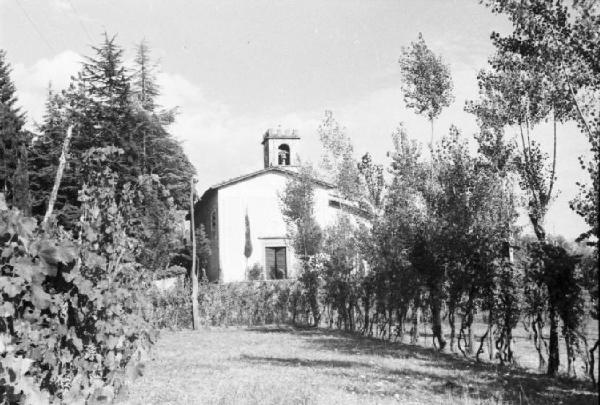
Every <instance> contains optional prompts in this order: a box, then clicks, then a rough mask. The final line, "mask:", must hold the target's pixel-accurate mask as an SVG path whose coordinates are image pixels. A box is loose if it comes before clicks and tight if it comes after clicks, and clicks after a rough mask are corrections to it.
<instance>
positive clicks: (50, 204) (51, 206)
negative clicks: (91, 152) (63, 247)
mask: <svg viewBox="0 0 600 405" xmlns="http://www.w3.org/2000/svg"><path fill="white" fill-rule="evenodd" d="M72 135H73V125H70V126H69V128H68V129H67V135H66V136H65V140H64V141H63V145H62V151H61V153H60V159H59V161H58V169H57V170H56V177H55V178H54V186H53V187H52V192H51V193H50V199H49V200H48V209H46V215H44V219H43V221H42V228H45V227H46V224H47V223H48V220H49V219H50V217H51V216H52V211H53V210H54V203H55V202H56V198H57V196H58V189H59V188H60V182H61V181H62V176H63V172H64V170H65V165H66V164H67V154H68V153H69V143H70V142H71V136H72Z"/></svg>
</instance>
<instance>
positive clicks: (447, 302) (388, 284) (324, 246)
mask: <svg viewBox="0 0 600 405" xmlns="http://www.w3.org/2000/svg"><path fill="white" fill-rule="evenodd" d="M486 3H488V6H490V7H491V10H492V11H493V12H494V13H502V14H505V15H507V16H508V17H509V19H510V21H511V22H512V24H513V27H514V30H513V32H512V33H510V34H508V35H507V36H501V35H499V34H497V33H494V34H492V42H493V44H494V46H495V48H496V53H495V54H494V55H493V56H492V57H491V58H490V59H489V66H488V67H487V68H486V69H483V70H481V72H480V73H479V75H478V84H479V89H480V92H479V98H478V99H477V100H472V101H467V102H466V105H465V110H466V111H467V112H470V113H472V114H473V115H474V116H475V118H476V119H477V123H478V126H479V132H478V133H477V134H475V136H474V141H475V146H476V152H473V151H472V148H471V147H470V145H469V142H468V140H467V139H466V138H465V137H464V136H462V135H461V133H460V130H459V129H458V128H456V127H454V126H452V127H451V128H450V130H449V132H448V133H447V134H446V135H445V136H443V137H442V138H441V139H439V140H436V139H435V125H434V124H435V121H436V119H437V118H438V117H439V115H440V114H441V112H442V110H443V109H444V108H445V107H447V106H449V105H450V104H451V103H452V102H453V95H452V89H453V85H452V79H451V76H450V70H449V68H448V66H447V65H445V64H444V62H443V60H442V58H441V57H439V56H437V55H435V54H434V53H433V52H432V51H431V50H430V49H429V48H428V47H427V45H426V43H425V40H424V39H423V37H422V36H421V35H419V38H418V40H417V41H416V42H414V43H412V44H411V45H410V46H408V47H406V48H404V49H403V52H402V55H401V57H400V60H399V64H400V70H401V73H402V79H403V91H404V99H405V102H406V106H407V108H409V109H413V110H414V111H415V112H416V113H417V114H420V115H423V116H424V117H425V118H427V120H428V121H429V122H430V125H431V135H430V139H431V141H430V143H429V145H427V147H425V148H423V147H422V146H421V145H419V144H417V143H416V142H415V141H411V140H410V139H409V137H408V135H407V134H406V132H405V130H404V129H403V127H402V125H400V126H399V128H398V129H397V130H396V131H395V132H394V134H393V145H394V148H393V150H392V151H391V152H390V153H389V157H390V158H391V159H390V162H389V164H388V165H387V166H383V165H378V164H375V163H374V162H373V161H372V159H371V157H370V155H369V154H366V155H364V156H363V158H362V159H361V160H360V161H355V160H354V158H353V157H352V156H353V154H352V152H353V148H352V144H351V142H350V140H349V138H348V137H347V135H346V134H345V131H344V129H343V127H341V125H339V124H338V123H337V122H336V121H335V119H334V118H333V116H332V114H331V113H329V112H328V113H327V114H326V117H325V120H324V122H323V124H322V125H321V126H320V128H319V131H320V135H321V140H322V141H323V145H324V147H325V156H324V159H323V164H322V165H321V168H322V169H324V171H325V173H326V174H327V175H328V180H330V181H332V182H333V183H334V184H336V186H337V189H338V190H339V192H340V194H341V196H342V197H345V198H346V199H348V200H349V201H355V202H356V204H357V207H358V208H360V209H361V210H363V212H364V214H365V216H366V217H368V220H366V221H363V220H360V219H359V220H357V219H356V215H343V216H341V217H340V219H339V220H338V223H337V224H336V225H335V226H333V227H330V228H328V229H321V228H320V227H319V226H318V224H317V223H316V220H315V219H314V213H313V202H312V195H313V190H312V184H313V183H312V181H311V178H312V177H313V176H314V174H313V173H312V171H313V170H314V169H311V168H307V169H305V170H304V173H303V176H301V178H300V179H296V180H293V181H291V182H290V183H289V184H288V186H287V189H286V192H285V193H284V195H283V198H282V200H283V214H284V216H285V217H286V218H287V220H288V223H289V225H290V236H291V237H292V240H293V241H294V249H295V251H296V252H297V254H299V255H300V256H301V257H302V271H301V273H300V276H299V281H300V283H301V285H302V288H303V294H304V295H305V296H306V302H308V303H310V308H311V312H312V318H313V321H314V324H315V325H318V324H320V322H321V320H322V318H323V316H324V311H326V312H327V311H329V314H330V315H328V319H329V320H330V322H333V323H337V325H338V327H342V328H345V329H349V330H361V331H362V332H363V333H365V334H375V335H378V336H382V337H387V338H392V337H393V336H396V337H398V338H400V339H402V338H403V335H404V333H405V330H407V329H408V327H407V324H408V325H410V334H411V341H413V342H416V340H417V339H418V327H419V322H420V321H421V320H422V319H427V320H428V321H429V322H430V324H431V329H432V330H431V332H432V334H433V339H434V345H435V346H436V347H437V348H439V349H440V350H443V349H445V348H449V349H450V350H452V351H455V350H458V351H460V352H462V353H463V354H464V355H474V356H475V357H477V358H479V356H480V355H481V353H482V352H483V350H484V347H485V345H487V349H486V350H487V352H488V353H489V355H490V358H495V359H498V360H499V361H500V362H502V363H512V362H514V360H515V348H514V339H513V331H514V330H515V328H516V327H517V325H518V324H519V323H520V322H521V324H522V326H523V327H524V328H526V330H528V331H529V332H530V333H531V336H532V339H533V342H534V344H535V348H536V350H537V353H538V358H539V366H540V369H541V370H544V371H545V372H547V374H549V375H556V374H557V372H558V370H559V363H560V357H559V341H560V339H561V338H562V339H563V340H564V343H565V347H566V352H567V353H566V359H567V371H568V373H569V374H570V375H573V374H575V366H574V364H575V361H576V359H580V360H581V361H582V364H583V365H584V368H585V373H586V374H588V375H589V376H591V378H595V375H594V370H593V369H594V367H595V366H594V356H595V355H596V356H597V352H598V341H597V340H593V341H589V340H588V335H587V327H588V326H589V325H590V324H591V322H592V321H591V320H592V319H593V320H595V322H598V312H599V311H598V303H599V302H598V263H597V259H596V255H597V252H598V250H597V249H598V246H597V243H598V242H597V241H598V216H597V215H598V190H599V185H600V179H599V176H598V163H599V162H600V149H599V145H600V118H599V117H600V111H599V110H598V103H593V102H588V101H589V100H594V99H596V98H597V97H598V95H599V94H600V84H599V82H598V78H599V77H600V53H599V52H598V47H597V46H595V45H594V42H595V40H596V38H598V35H599V33H600V13H599V12H598V8H597V6H596V5H594V4H592V3H590V2H575V3H574V4H573V5H572V6H567V5H565V4H563V2H553V3H549V2H533V3H528V4H523V3H522V2H518V1H510V0H506V1H505V0H497V1H489V2H486ZM567 121H575V122H576V123H577V124H578V126H579V128H580V130H581V136H585V137H586V138H587V139H588V140H589V144H590V149H591V152H592V153H591V154H590V156H591V159H590V160H587V159H584V158H580V163H581V165H582V167H583V168H584V169H585V171H586V172H587V173H588V174H589V175H590V180H591V181H590V182H589V183H581V184H580V183H578V184H579V186H580V188H581V192H580V194H579V195H578V196H577V197H576V198H575V199H574V200H573V201H572V202H571V207H572V209H573V210H574V211H575V212H577V213H578V214H579V215H581V216H582V217H583V218H584V220H585V221H586V222H587V224H588V225H589V230H588V231H586V232H585V233H584V234H582V235H581V236H580V238H579V239H578V241H579V242H577V243H567V242H566V241H564V240H563V239H561V238H557V237H551V236H549V235H548V233H547V232H546V229H545V227H544V222H545V219H546V214H547V212H548V208H549V206H550V204H551V202H552V200H553V198H554V197H555V196H556V193H557V190H556V187H555V182H556V177H557V173H556V159H557V153H556V143H557V137H558V136H559V134H558V131H559V128H560V124H561V123H564V122H567ZM544 122H550V123H551V124H552V125H551V128H552V129H551V130H550V131H551V133H550V134H549V136H550V137H551V139H552V140H553V141H552V144H553V150H552V152H551V154H550V155H549V154H547V153H545V152H544V151H543V149H542V148H541V146H540V144H539V143H538V142H536V141H535V139H534V137H533V132H534V130H535V131H536V133H539V132H541V131H540V126H541V124H542V123H544ZM513 133H515V134H517V136H516V138H512V136H511V134H513ZM424 152H425V153H424ZM519 212H524V213H525V214H526V215H527V217H528V218H529V222H530V225H531V229H532V230H533V235H531V236H529V235H527V234H526V233H524V232H523V230H522V229H521V228H520V227H519V226H518V225H517V218H518V213H519ZM331 313H333V314H334V315H333V317H332V316H331ZM476 315H479V316H480V317H481V316H482V315H483V316H484V318H483V319H485V321H486V323H487V328H486V331H485V333H484V334H483V335H481V336H480V341H479V342H476V341H475V339H474V331H473V329H474V322H475V319H476ZM444 323H446V324H447V327H446V326H445V325H444ZM446 328H447V329H446ZM444 329H446V330H449V341H448V340H447V339H446V334H445V333H444V332H443V331H444ZM484 344H485V345H484ZM595 353H596V354H595ZM597 374H598V373H597V372H596V375H597Z"/></svg>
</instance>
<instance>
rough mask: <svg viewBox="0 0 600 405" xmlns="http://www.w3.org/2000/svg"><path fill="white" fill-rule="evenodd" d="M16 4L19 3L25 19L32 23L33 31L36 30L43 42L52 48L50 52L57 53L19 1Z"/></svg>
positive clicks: (16, 0)
mask: <svg viewBox="0 0 600 405" xmlns="http://www.w3.org/2000/svg"><path fill="white" fill-rule="evenodd" d="M15 3H17V5H18V6H19V8H20V9H21V11H23V14H25V17H27V19H28V20H29V22H30V23H31V25H32V26H33V29H35V31H36V32H37V33H38V35H39V36H40V38H42V40H43V41H44V43H45V44H46V45H47V46H48V48H50V50H51V51H52V52H53V53H55V52H56V51H55V50H54V47H53V46H52V45H50V42H48V40H47V39H46V37H45V36H44V35H43V34H42V32H41V31H40V30H39V28H38V27H37V25H35V23H34V22H33V20H32V19H31V17H29V14H27V11H26V10H25V9H24V8H23V6H22V5H21V3H19V0H15Z"/></svg>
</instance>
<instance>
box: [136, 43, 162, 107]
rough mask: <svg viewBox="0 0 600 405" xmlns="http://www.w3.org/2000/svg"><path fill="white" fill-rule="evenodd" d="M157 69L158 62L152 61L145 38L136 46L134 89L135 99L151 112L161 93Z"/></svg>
mask: <svg viewBox="0 0 600 405" xmlns="http://www.w3.org/2000/svg"><path fill="white" fill-rule="evenodd" d="M155 70H156V64H154V63H153V62H152V61H151V59H150V48H149V47H148V44H147V43H146V41H145V40H144V41H142V42H140V43H139V45H138V46H137V47H136V56H135V71H134V74H133V82H132V90H133V95H134V99H135V100H136V101H137V102H138V103H139V105H140V106H141V107H142V108H143V109H144V110H146V111H149V112H154V110H155V107H156V97H158V95H159V94H160V92H159V88H158V85H157V83H156V74H155Z"/></svg>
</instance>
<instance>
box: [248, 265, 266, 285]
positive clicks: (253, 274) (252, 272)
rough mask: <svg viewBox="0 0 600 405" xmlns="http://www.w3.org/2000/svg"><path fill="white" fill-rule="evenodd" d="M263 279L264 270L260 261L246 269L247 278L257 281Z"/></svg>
mask: <svg viewBox="0 0 600 405" xmlns="http://www.w3.org/2000/svg"><path fill="white" fill-rule="evenodd" d="M264 279H265V271H264V269H263V267H262V266H261V265H260V263H254V264H253V265H252V267H250V268H249V269H248V280H250V281H257V280H264Z"/></svg>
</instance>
